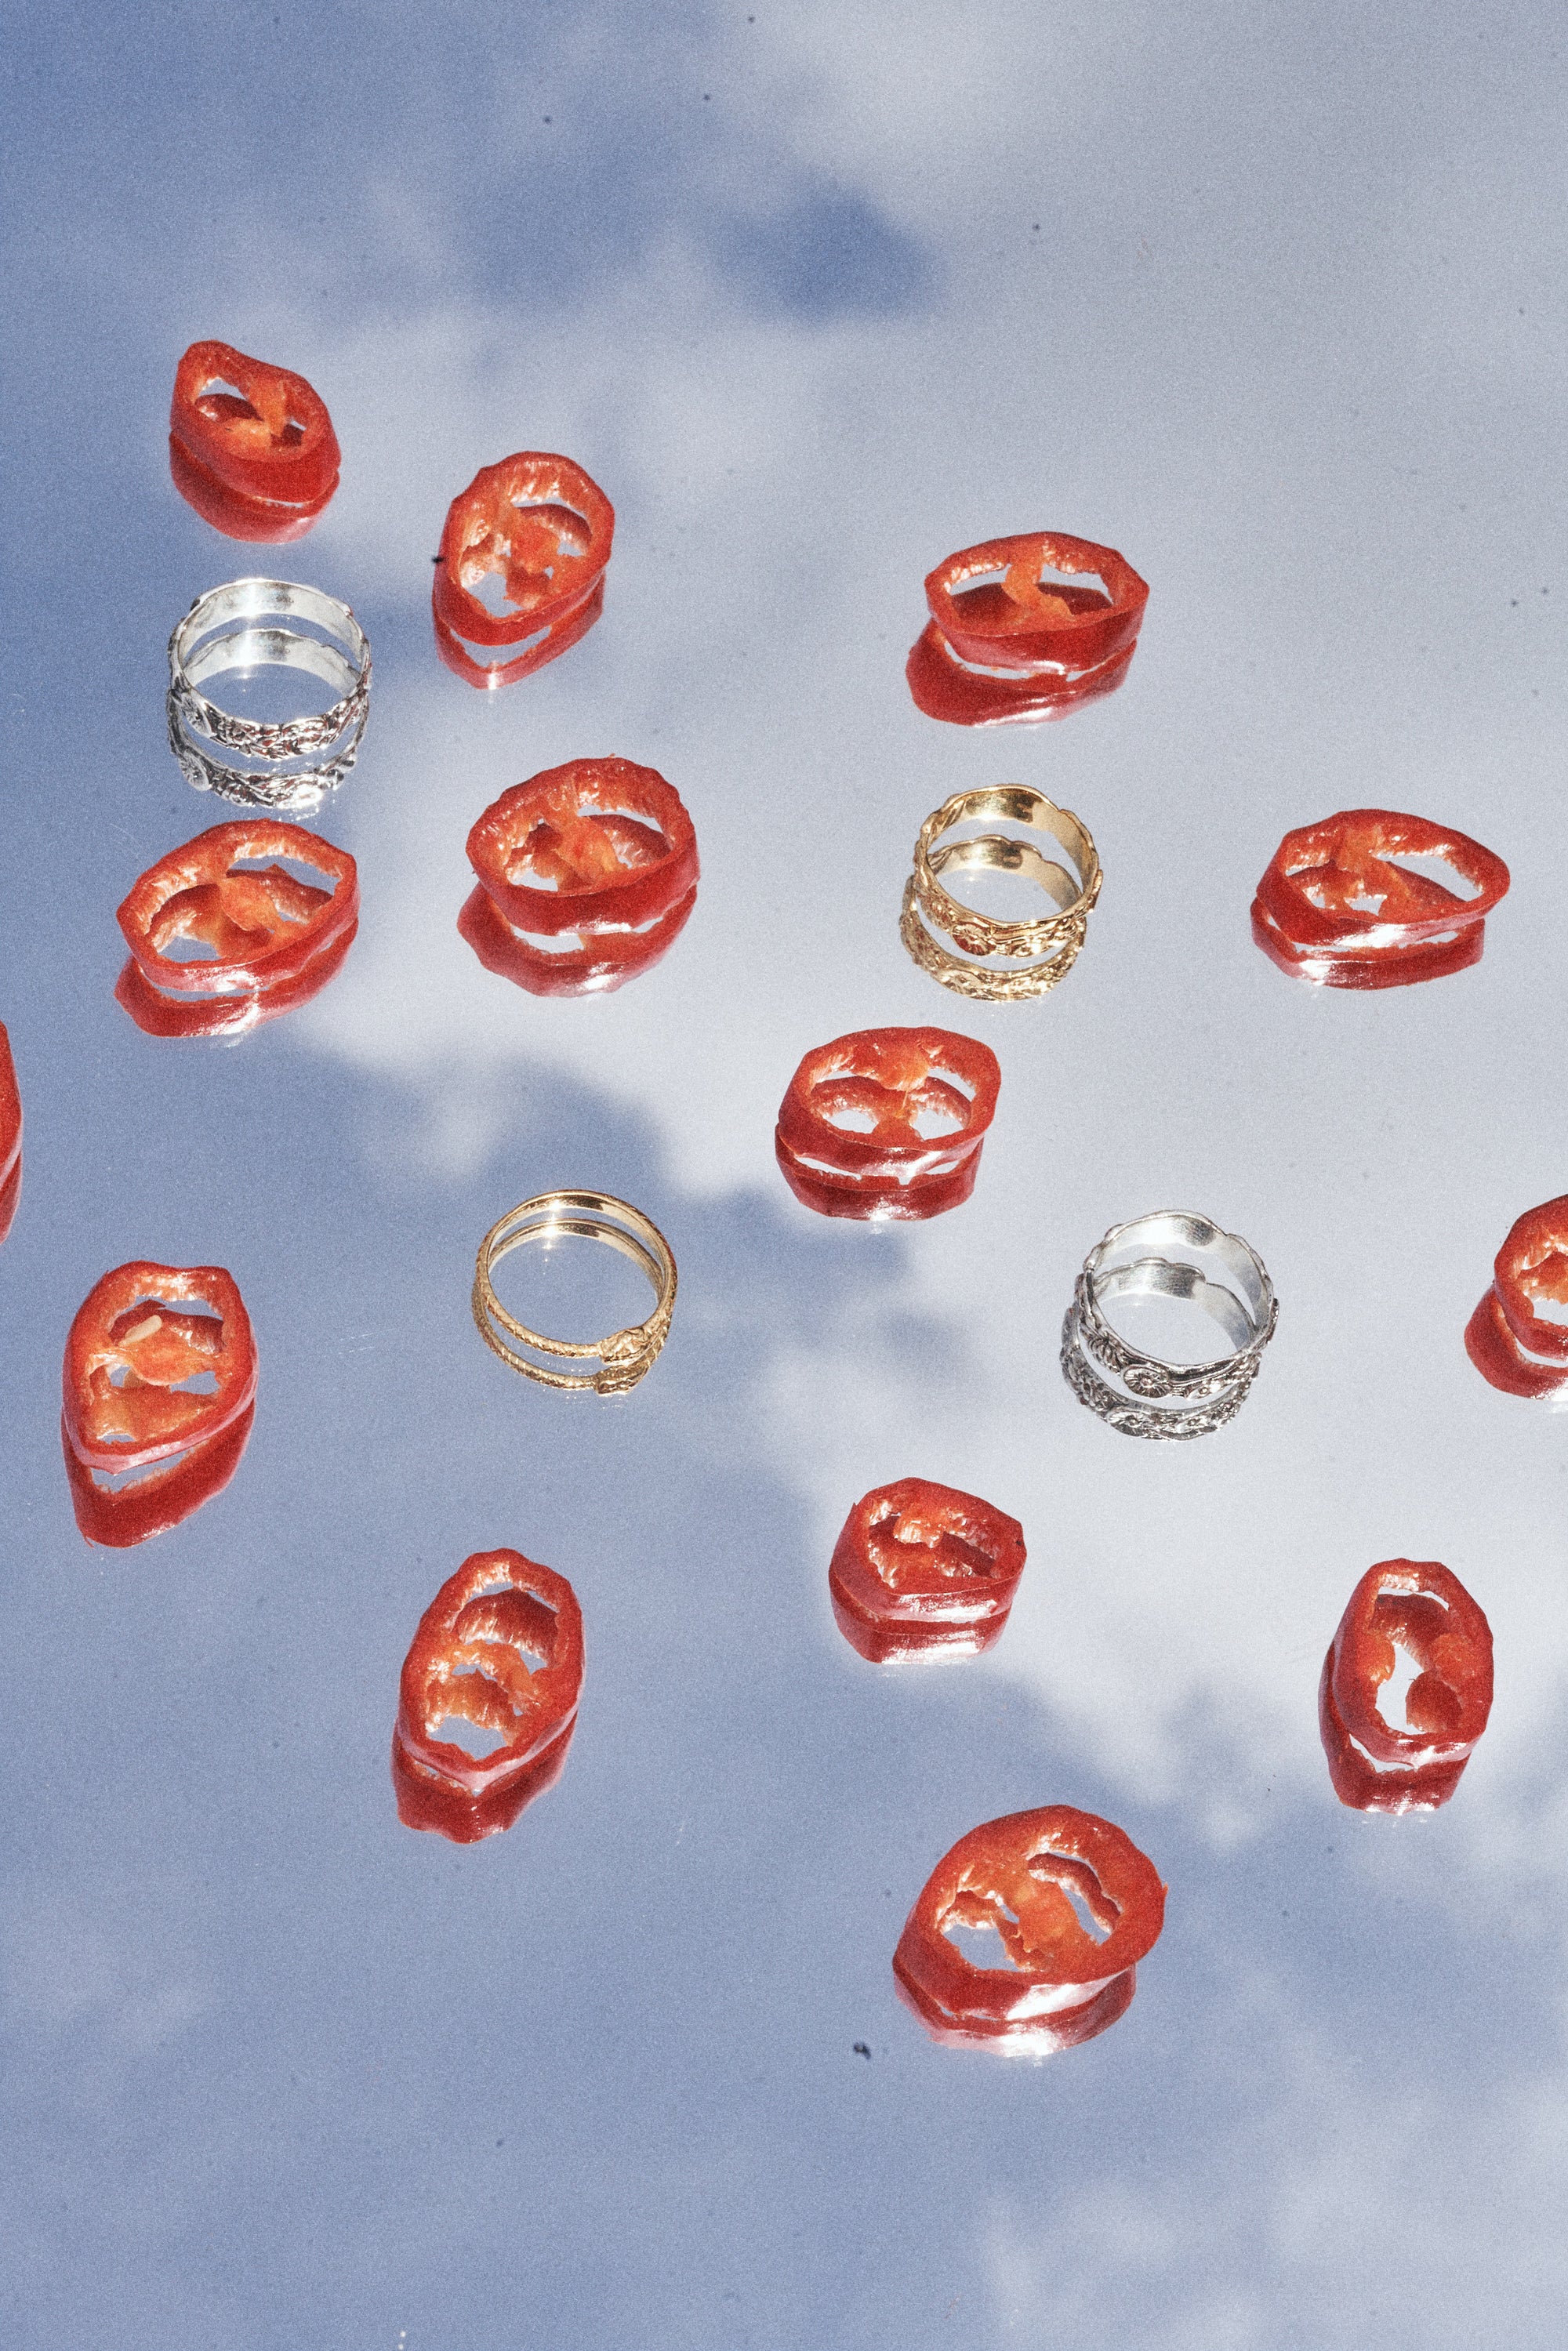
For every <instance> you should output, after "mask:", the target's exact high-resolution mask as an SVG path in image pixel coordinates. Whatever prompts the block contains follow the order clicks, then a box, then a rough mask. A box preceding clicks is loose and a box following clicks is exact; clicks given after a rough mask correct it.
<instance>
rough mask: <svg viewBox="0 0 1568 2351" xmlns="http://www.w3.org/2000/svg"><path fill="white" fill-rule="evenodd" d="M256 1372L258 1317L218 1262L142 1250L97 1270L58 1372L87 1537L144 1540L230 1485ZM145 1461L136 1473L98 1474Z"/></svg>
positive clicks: (70, 1466)
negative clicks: (144, 1255)
mask: <svg viewBox="0 0 1568 2351" xmlns="http://www.w3.org/2000/svg"><path fill="white" fill-rule="evenodd" d="M192 1381H197V1382H201V1383H203V1385H201V1386H196V1387H193V1386H191V1385H189V1384H187V1383H189V1382H192ZM61 1386H62V1410H61V1416H60V1435H61V1441H62V1445H63V1447H64V1451H65V1458H66V1469H67V1473H68V1479H69V1482H70V1488H71V1499H72V1504H73V1507H74V1508H75V1510H76V1514H77V1523H78V1526H79V1527H80V1528H81V1531H82V1532H83V1534H84V1535H86V1536H87V1537H88V1539H89V1541H93V1542H104V1543H112V1544H119V1545H123V1544H127V1543H135V1542H142V1541H146V1539H147V1537H148V1536H149V1535H152V1534H159V1533H162V1531H164V1530H165V1529H166V1528H168V1527H171V1526H175V1525H177V1524H178V1523H179V1522H180V1520H182V1519H184V1518H188V1517H189V1516H190V1514H191V1512H192V1511H193V1510H196V1509H198V1508H199V1507H200V1505H201V1504H202V1503H203V1502H204V1501H206V1500H207V1499H209V1498H210V1497H211V1496H212V1495H213V1494H214V1493H216V1492H217V1491H218V1490H219V1489H220V1488H221V1487H223V1486H225V1485H226V1484H227V1483H228V1480H229V1479H230V1478H231V1477H232V1476H233V1475H234V1472H235V1467H236V1465H237V1463H238V1460H239V1457H240V1455H241V1454H242V1453H243V1452H244V1450H245V1446H246V1438H247V1437H248V1436H249V1434H250V1427H251V1422H252V1418H253V1416H254V1409H255V1400H256V1339H255V1334H254V1332H252V1330H251V1325H250V1317H249V1316H248V1315H247V1313H246V1310H245V1302H244V1301H243V1300H242V1298H241V1297H240V1294H239V1290H238V1286H237V1285H236V1283H235V1280H234V1277H233V1275H232V1274H229V1273H227V1272H225V1270H224V1268H223V1267H222V1266H213V1265H206V1266H167V1265H157V1264H154V1263H152V1262H151V1261H150V1260H147V1259H138V1260H135V1261H133V1262H132V1263H131V1264H129V1265H122V1266H117V1267H115V1269H114V1270H112V1271H111V1272H110V1273H106V1274H105V1275H104V1276H103V1278H102V1280H100V1281H98V1282H96V1283H95V1284H94V1286H93V1288H92V1289H91V1290H89V1293H88V1295H87V1297H86V1298H85V1299H84V1300H83V1301H82V1303H81V1305H80V1306H79V1307H78V1310H77V1312H76V1316H75V1318H74V1320H73V1322H72V1323H71V1327H70V1331H69V1332H68V1336H67V1339H66V1349H65V1363H64V1368H63V1375H62V1382H61ZM145 1469H152V1471H153V1474H152V1476H150V1477H147V1478H144V1479H138V1480H136V1482H134V1483H132V1484H130V1485H126V1486H121V1487H118V1488H116V1487H111V1486H106V1485H104V1484H102V1483H101V1482H100V1479H101V1478H102V1477H105V1476H108V1477H113V1476H118V1475H123V1474H125V1473H129V1472H132V1471H137V1470H145ZM95 1472H96V1473H99V1475H98V1476H95V1474H94V1473H95Z"/></svg>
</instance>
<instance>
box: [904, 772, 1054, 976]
mask: <svg viewBox="0 0 1568 2351" xmlns="http://www.w3.org/2000/svg"><path fill="white" fill-rule="evenodd" d="M983 817H1001V818H1005V819H1007V820H1010V821H1011V822H1013V823H1015V824H1027V825H1030V826H1031V827H1032V828H1034V830H1036V831H1040V832H1045V833H1049V834H1050V835H1051V838H1052V840H1054V841H1056V842H1057V843H1058V844H1059V846H1060V847H1061V848H1062V849H1064V850H1065V851H1066V852H1067V854H1068V855H1069V857H1071V860H1072V862H1073V865H1074V866H1075V867H1076V869H1077V872H1076V877H1075V876H1074V875H1073V874H1071V873H1069V872H1067V871H1066V870H1065V868H1064V867H1062V866H1061V865H1059V864H1058V863H1057V862H1055V860H1054V859H1051V858H1048V857H1046V856H1045V855H1044V854H1043V853H1042V852H1041V851H1040V850H1039V849H1038V848H1036V846H1035V845H1034V843H1033V842H1032V841H1015V840H1013V839H1012V838H1011V837H1010V836H1009V835H1008V834H1005V833H981V834H979V835H977V837H975V838H972V839H970V840H967V841H944V840H943V839H942V835H943V834H944V833H946V832H948V831H951V830H952V828H953V827H954V826H955V825H958V824H963V823H966V822H968V821H970V820H974V819H976V818H983ZM977 869H988V870H990V871H992V872H1007V873H1027V874H1028V875H1029V877H1030V880H1032V881H1034V882H1035V883H1038V884H1039V886H1040V889H1042V890H1043V891H1044V892H1045V893H1046V895H1047V897H1049V898H1052V899H1054V900H1055V902H1056V904H1057V906H1058V907H1059V908H1060V910H1061V911H1060V912H1059V913H1057V914H1047V915H1042V916H1040V917H1038V918H1036V919H1035V920H1034V921H1031V922H1021V923H1004V922H999V921H998V920H996V919H995V918H994V917H993V916H991V915H989V914H980V913H979V912H978V911H977V909H976V908H974V907H971V906H966V905H965V904H963V903H962V902H961V901H960V900H959V899H956V898H955V897H954V896H952V894H951V893H949V892H948V891H947V890H946V889H945V888H944V887H943V884H942V882H941V880H940V878H939V877H940V876H941V875H942V874H944V873H946V872H954V871H957V872H974V871H976V870H977ZM1100 883H1101V872H1100V859H1099V856H1098V854H1097V852H1096V851H1095V847H1094V843H1093V841H1092V838H1091V837H1090V834H1089V831H1088V829H1087V827H1086V826H1084V825H1083V824H1082V823H1081V822H1080V820H1079V819H1078V818H1077V817H1075V816H1074V815H1073V813H1072V811H1071V809H1059V808H1058V807H1057V805H1056V803H1055V801H1054V800H1051V799H1047V798H1046V796H1045V794H1044V793H1043V792H1037V791H1035V790H1034V789H1032V788H1031V787H1030V786H1029V785H1027V784H997V785H993V786H990V787H988V788H986V789H982V790H979V791H971V792H955V793H954V794H953V796H952V798H951V799H947V800H945V801H944V802H943V804H942V806H941V807H940V808H939V809H936V810H933V811H932V813H931V815H930V816H928V817H927V818H926V820H925V823H924V824H923V825H922V826H921V828H920V837H919V839H918V840H917V841H916V842H915V871H914V872H913V873H912V874H911V875H910V878H909V881H908V883H907V884H906V885H905V888H904V908H903V912H902V914H901V915H900V918H899V925H898V928H899V935H900V937H901V938H902V939H903V941H904V946H906V947H907V948H908V950H909V953H910V955H911V956H913V957H914V959H915V962H916V963H917V964H918V965H919V966H920V967H921V969H922V970H923V971H925V972H929V974H930V975H931V977H932V978H933V979H936V980H939V981H940V982H941V984H942V986H943V987H950V988H952V989H954V990H955V991H956V993H957V994H958V995H960V996H969V997H977V998H984V999H988V1000H989V1001H992V1002H1001V1003H1006V1002H1009V1001H1011V1002H1016V1001H1019V1000H1020V999H1022V998H1027V997H1031V996H1043V995H1045V994H1046V992H1047V991H1048V989H1050V988H1052V987H1055V986H1056V985H1057V983H1058V981H1059V980H1061V979H1063V978H1065V977H1066V976H1067V974H1068V972H1070V971H1071V968H1072V966H1073V963H1074V961H1075V959H1076V957H1077V955H1078V951H1079V949H1080V948H1081V947H1082V945H1083V940H1084V935H1085V931H1086V929H1087V925H1088V918H1089V912H1090V909H1091V908H1092V905H1093V904H1094V902H1095V900H1096V899H1097V898H1098V897H1099V895H1100ZM944 940H946V941H947V942H950V945H944V944H943V942H944ZM955 949H956V950H958V952H956V953H955V952H954V951H953V950H955ZM975 956H1015V957H1028V958H1030V960H1029V961H1028V962H1024V963H1019V964H1018V965H1015V967H1013V968H1011V969H998V968H997V967H995V966H991V965H987V964H984V963H979V962H973V961H969V960H967V958H968V957H975Z"/></svg>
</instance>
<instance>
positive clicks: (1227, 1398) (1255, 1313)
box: [1061, 1209, 1280, 1437]
mask: <svg viewBox="0 0 1568 2351" xmlns="http://www.w3.org/2000/svg"><path fill="white" fill-rule="evenodd" d="M1166 1249H1175V1250H1182V1251H1186V1252H1188V1253H1189V1257H1197V1258H1199V1259H1204V1258H1207V1259H1208V1260H1209V1261H1210V1265H1211V1267H1212V1268H1213V1269H1214V1273H1211V1272H1208V1271H1206V1270H1204V1268H1203V1266H1202V1265H1201V1264H1193V1263H1191V1262H1190V1261H1189V1259H1188V1258H1183V1257H1175V1258H1173V1257H1166V1256H1164V1255H1160V1254H1156V1253H1155V1252H1159V1251H1163V1250H1166ZM1145 1252H1146V1253H1145ZM1112 1260H1114V1261H1112ZM1216 1273H1217V1274H1218V1279H1216V1278H1214V1274H1216ZM1133 1297H1143V1298H1149V1297H1163V1298H1179V1299H1184V1300H1186V1301H1188V1302H1190V1303H1191V1304H1193V1305H1196V1306H1200V1307H1202V1308H1203V1310H1204V1311H1205V1312H1206V1313H1207V1314H1209V1315H1210V1316H1211V1317H1212V1318H1213V1320H1214V1321H1215V1322H1218V1324H1219V1326H1220V1328H1221V1329H1222V1330H1223V1332H1225V1335H1226V1337H1227V1338H1228V1340H1229V1341H1230V1343H1231V1349H1230V1352H1229V1353H1227V1354H1225V1355H1222V1356H1218V1357H1216V1358H1214V1359H1212V1360H1211V1361H1209V1362H1207V1363H1202V1364H1173V1363H1167V1362H1166V1361H1165V1360H1164V1359H1163V1358H1162V1357H1160V1356H1158V1355H1151V1354H1147V1353H1145V1351H1144V1350H1143V1349H1142V1348H1139V1347H1134V1346H1133V1345H1132V1344H1131V1343H1129V1342H1128V1341H1127V1340H1125V1339H1124V1338H1123V1336H1122V1335H1121V1333H1120V1332H1118V1331H1117V1330H1115V1329H1114V1328H1113V1325H1112V1323H1111V1322H1110V1321H1109V1320H1108V1318H1107V1316H1106V1314H1105V1311H1104V1308H1105V1306H1106V1303H1107V1301H1111V1300H1113V1299H1116V1298H1133ZM1279 1311H1280V1310H1279V1303H1278V1301H1277V1300H1276V1299H1275V1296H1274V1290H1273V1284H1272V1283H1271V1282H1270V1279H1269V1275H1268V1272H1267V1270H1266V1269H1265V1267H1264V1265H1263V1261H1262V1259H1260V1257H1259V1256H1258V1254H1257V1252H1256V1250H1254V1249H1250V1248H1249V1246H1248V1244H1247V1243H1246V1242H1245V1241H1244V1240H1242V1239H1241V1238H1239V1236H1238V1235H1237V1234H1235V1233H1227V1232H1223V1231H1222V1230H1221V1229H1220V1228H1219V1227H1218V1225H1216V1224H1214V1223H1212V1222H1211V1221H1210V1219H1209V1218H1208V1217H1197V1216H1189V1215H1186V1214H1184V1213H1181V1212H1179V1211H1176V1210H1174V1209H1165V1210H1160V1211H1159V1212H1157V1213H1156V1214H1155V1215H1153V1216H1147V1217H1137V1218H1136V1219H1134V1222H1132V1223H1131V1224H1125V1225H1115V1226H1113V1228H1112V1229H1111V1230H1110V1231H1109V1232H1108V1233H1107V1234H1106V1236H1105V1238H1104V1239H1103V1241H1101V1242H1100V1243H1099V1244H1098V1245H1097V1247H1095V1248H1094V1249H1091V1251H1090V1252H1089V1255H1088V1257H1087V1258H1086V1259H1084V1261H1083V1267H1082V1271H1081V1273H1080V1274H1079V1277H1078V1280H1077V1284H1076V1286H1075V1288H1074V1290H1073V1294H1072V1303H1071V1306H1070V1307H1069V1308H1068V1310H1067V1314H1066V1318H1065V1320H1064V1322H1063V1323H1062V1328H1061V1369H1062V1374H1063V1376H1064V1377H1065V1379H1066V1380H1067V1383H1068V1384H1069V1386H1070V1387H1071V1389H1072V1391H1073V1394H1074V1395H1076V1396H1077V1397H1078V1399H1079V1401H1080V1403H1082V1404H1086V1405H1088V1406H1089V1408H1090V1410H1091V1411H1092V1412H1097V1413H1098V1414H1099V1415H1100V1417H1101V1418H1102V1420H1104V1421H1106V1422H1107V1423H1108V1424H1109V1425H1110V1426H1111V1427H1113V1428H1114V1429H1116V1430H1118V1431H1119V1432H1120V1433H1121V1434H1122V1435H1124V1436H1127V1437H1201V1436H1205V1435H1207V1433H1208V1431H1209V1430H1211V1429H1215V1428H1220V1427H1223V1426H1224V1425H1225V1423H1226V1422H1227V1421H1228V1420H1231V1419H1233V1418H1234V1417H1235V1416H1236V1414H1237V1413H1238V1412H1239V1410H1240V1409H1241V1405H1242V1404H1243V1403H1244V1402H1245V1400H1246V1397H1247V1395H1248V1392H1249V1389H1250V1387H1251V1385H1252V1382H1253V1381H1254V1379H1256V1377H1257V1375H1258V1371H1259V1366H1260V1363H1261V1361H1262V1353H1263V1350H1264V1348H1265V1347H1266V1346H1267V1345H1268V1343H1269V1342H1270V1339H1271V1338H1272V1337H1273V1335H1274V1330H1275V1325H1276V1323H1277V1322H1278V1320H1279ZM1102 1373H1104V1374H1109V1375H1110V1378H1111V1379H1112V1380H1114V1381H1116V1382H1118V1383H1119V1384H1120V1387H1119V1389H1118V1388H1117V1387H1113V1386H1112V1385H1110V1384H1108V1381H1107V1380H1106V1379H1104V1378H1102V1377H1101V1376H1100V1375H1101V1374H1102Z"/></svg>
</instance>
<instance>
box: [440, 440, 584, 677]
mask: <svg viewBox="0 0 1568 2351" xmlns="http://www.w3.org/2000/svg"><path fill="white" fill-rule="evenodd" d="M614 536H615V509H614V507H612V505H611V503H610V501H609V499H608V498H607V497H606V496H605V495H604V493H603V491H602V490H601V488H600V487H599V485H598V484H597V483H596V482H594V481H593V480H591V478H590V476H589V475H587V474H585V473H584V472H583V470H582V467H581V466H580V465H574V464H573V463H572V460H571V459H570V457H560V456H557V455H553V454H552V453H551V452H549V451H548V450H539V449H523V450H519V451H517V454H516V455H513V456H510V457H503V458H502V459H501V461H500V463H499V464H498V465H483V466H481V467H480V469H479V471H478V473H476V475H475V476H474V479H473V480H472V481H471V482H470V483H469V485H468V487H467V488H466V489H465V490H464V491H462V492H461V493H460V494H459V496H456V497H455V498H454V499H453V501H452V504H451V506H450V507H448V509H447V514H446V522H445V525H444V528H443V530H442V534H441V551H440V553H439V555H438V556H437V558H436V562H435V569H434V577H433V580H432V583H431V609H432V614H433V617H434V624H435V642H436V649H437V651H438V652H439V653H440V655H441V658H442V660H443V661H444V663H445V664H446V666H447V667H448V668H449V669H451V670H454V671H455V673H456V674H457V675H458V676H459V677H462V678H465V679H466V681H467V683H468V684H470V685H478V686H499V685H508V684H512V683H513V682H514V680H516V679H517V678H522V677H527V676H528V675H530V674H531V673H532V672H533V671H535V670H537V669H539V668H542V666H543V665H544V664H545V663H546V662H549V661H553V660H554V659H555V658H556V656H557V654H559V653H564V652H565V651H566V650H567V648H568V646H569V645H573V644H576V643H577V642H578V640H579V638H580V637H582V636H584V635H586V633H587V632H588V631H589V629H591V627H592V625H593V623H594V622H595V621H596V620H597V619H598V618H599V614H600V612H601V610H602V607H603V600H604V569H605V566H606V564H607V563H608V562H609V560H610V551H611V547H612V543H613V540H614ZM490 579H493V580H498V581H499V583H500V592H501V599H502V601H503V604H504V606H505V609H504V610H503V611H500V612H495V611H491V609H490V607H489V606H488V605H487V604H486V603H485V602H483V601H481V599H480V597H479V595H478V594H477V592H476V591H477V590H478V589H479V588H480V587H481V586H482V585H483V584H484V582H485V581H486V580H490ZM536 637H537V638H538V643H530V642H528V641H529V640H532V639H534V638H536ZM470 645H479V646H489V647H513V648H516V649H517V650H516V651H515V652H514V653H513V657H512V658H511V659H510V660H509V661H499V662H485V661H481V660H478V659H476V656H475V655H474V654H473V653H470V652H469V651H468V647H469V646H470Z"/></svg>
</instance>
